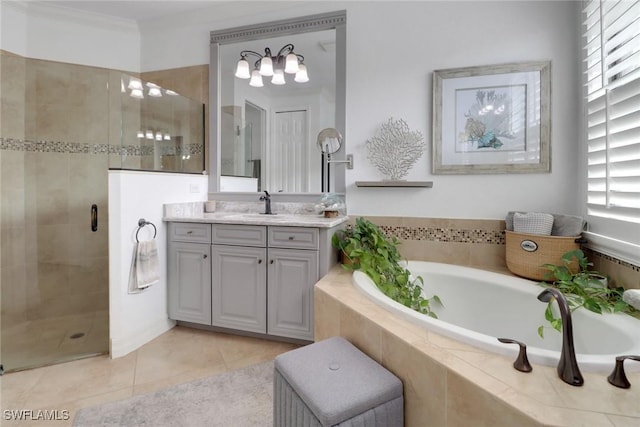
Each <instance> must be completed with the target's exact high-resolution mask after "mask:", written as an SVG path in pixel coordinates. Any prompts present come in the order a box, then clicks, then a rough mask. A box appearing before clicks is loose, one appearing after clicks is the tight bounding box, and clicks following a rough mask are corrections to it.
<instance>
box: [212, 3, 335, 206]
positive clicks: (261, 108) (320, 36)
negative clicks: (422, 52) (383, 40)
mask: <svg viewBox="0 0 640 427" xmlns="http://www.w3.org/2000/svg"><path fill="white" fill-rule="evenodd" d="M210 41H211V64H210V68H209V73H210V79H209V81H210V111H209V120H210V127H209V129H210V141H211V143H210V144H211V149H210V150H209V165H210V166H209V167H210V183H209V188H210V190H209V191H210V193H218V192H231V193H253V194H255V193H256V192H261V191H264V190H267V191H269V192H271V193H289V194H291V193H293V194H313V193H315V194H317V193H321V192H325V191H332V192H337V193H344V191H345V178H344V168H340V167H338V168H333V169H334V170H333V171H332V177H331V183H332V185H331V188H330V189H327V188H325V186H324V185H323V183H324V178H323V177H322V173H323V167H322V165H323V153H322V152H321V150H319V149H317V147H316V141H317V136H318V134H319V132H320V131H322V130H323V129H326V128H336V129H339V130H340V131H342V132H344V128H345V101H346V99H345V81H346V12H345V11H340V12H333V13H328V14H321V15H313V16H307V17H302V18H295V19H288V20H283V21H276V22H270V23H265V24H256V25H250V26H245V27H237V28H232V29H228V30H221V31H212V32H211V40H210ZM279 53H280V55H279ZM289 54H293V55H294V58H295V57H297V59H298V60H297V62H298V63H299V64H302V65H303V67H301V68H305V67H306V70H305V71H306V72H307V73H308V74H307V75H306V76H303V77H300V76H299V75H298V74H295V75H294V74H293V73H291V74H287V73H288V71H287V73H283V71H286V70H285V60H286V59H289V57H290V56H291V55H289ZM287 55H289V57H288V56H287ZM267 57H268V58H269V59H273V61H270V62H273V64H272V66H273V68H274V71H275V73H274V74H280V76H279V77H283V78H284V81H285V83H284V84H282V81H277V77H276V76H274V75H261V76H260V78H261V80H262V86H261V87H257V86H256V84H257V83H256V82H255V81H254V80H252V79H251V73H252V72H254V71H256V73H257V71H258V69H259V68H260V66H261V65H262V61H265V62H266V60H265V59H263V58H267ZM278 58H280V61H278ZM240 60H244V61H245V64H241V65H244V67H245V68H246V69H245V70H241V71H242V72H237V71H238V64H239V61H240ZM240 62H242V61H240ZM278 69H279V70H280V71H278ZM243 73H245V74H244V75H243V76H244V77H249V78H240V77H236V74H239V75H240V74H243ZM256 73H254V74H256ZM305 77H306V79H305ZM278 83H280V84H278ZM344 153H345V148H344V144H342V147H341V148H340V149H339V151H338V152H336V153H335V154H333V158H336V159H340V158H343V157H344Z"/></svg>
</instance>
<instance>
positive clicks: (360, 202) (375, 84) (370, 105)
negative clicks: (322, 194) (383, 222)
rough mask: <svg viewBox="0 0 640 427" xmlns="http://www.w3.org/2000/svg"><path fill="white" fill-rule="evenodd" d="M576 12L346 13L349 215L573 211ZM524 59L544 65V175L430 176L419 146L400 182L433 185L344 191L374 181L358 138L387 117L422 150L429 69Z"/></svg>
mask: <svg viewBox="0 0 640 427" xmlns="http://www.w3.org/2000/svg"><path fill="white" fill-rule="evenodd" d="M578 11H579V4H578V2H537V1H534V2H495V3H493V2H451V3H442V2H428V3H402V7H397V6H395V5H392V4H390V3H386V2H385V3H375V4H373V5H370V4H360V3H358V5H354V6H353V7H350V8H349V13H348V17H347V20H348V21H347V22H348V24H347V28H348V31H347V40H348V49H347V52H348V55H349V60H348V69H347V91H348V92H347V100H348V101H347V126H348V129H347V135H348V137H347V138H348V140H347V144H348V146H349V150H348V151H350V152H352V153H354V157H355V162H356V166H355V169H354V170H352V171H348V172H347V194H348V206H349V213H350V214H354V215H357V214H368V215H409V216H424V217H458V218H504V216H505V214H506V212H507V211H509V210H513V209H520V210H539V211H547V212H564V213H579V208H578V206H579V200H578V197H577V191H576V189H577V186H578V174H577V167H578V165H577V163H578V161H579V158H578V156H576V154H575V153H576V151H577V146H578V141H579V139H578V138H579V133H578V114H579V110H578V104H577V101H578V99H579V92H578V90H579V82H580V78H581V76H580V68H579V63H578V61H577V56H576V55H577V53H578V52H579V45H578V40H579V37H578V36H579V33H578V31H577V27H574V26H573V25H571V24H572V23H575V22H576V19H575V17H577V16H578ZM452 17H455V18H452ZM387 26H388V28H389V29H388V30H385V27H387ZM365 27H370V28H379V29H382V30H381V31H375V32H367V31H364V28H365ZM382 52H393V54H392V55H391V57H392V58H389V59H390V60H384V59H386V57H385V55H384V54H383V55H380V54H379V53H382ZM381 57H382V59H383V60H381ZM396 58H398V59H402V60H403V61H405V62H406V64H407V65H408V66H407V67H403V68H406V71H404V72H402V73H398V69H399V67H398V65H397V63H396V62H395V61H393V60H392V59H396ZM531 60H551V75H552V82H551V88H552V89H551V90H552V99H551V113H552V120H551V121H552V123H551V130H552V134H551V147H552V148H551V151H552V168H551V169H552V172H551V173H548V174H521V175H517V174H510V175H457V176H444V175H432V174H431V173H430V170H431V161H432V157H431V152H432V150H431V148H429V149H428V152H427V155H426V156H424V157H423V158H422V159H421V160H420V161H419V163H418V164H417V166H415V167H414V169H413V170H412V171H411V173H410V175H409V176H408V177H407V179H409V180H412V179H414V180H422V179H424V180H430V181H433V183H434V187H433V189H423V190H399V189H382V190H381V189H371V188H356V187H354V182H355V181H356V180H373V179H379V178H380V175H379V174H378V173H377V171H376V170H375V169H374V168H373V167H371V166H370V165H369V164H368V162H367V160H366V149H365V147H364V141H366V140H367V139H368V138H369V137H371V136H372V135H374V134H375V132H376V129H377V127H378V126H379V125H380V124H381V123H383V122H384V121H385V120H386V119H387V118H388V117H390V116H394V117H395V118H398V117H402V118H404V119H405V120H406V121H407V122H408V124H409V125H410V126H411V128H412V129H415V130H419V131H421V132H422V133H423V134H424V135H425V136H426V140H427V142H428V143H429V144H431V141H432V138H431V133H432V120H431V115H432V105H431V102H432V84H431V78H432V71H433V70H436V69H446V68H456V67H466V66H476V65H487V64H500V63H506V62H516V61H531ZM390 79H393V82H390ZM381 200H384V203H380V201H381Z"/></svg>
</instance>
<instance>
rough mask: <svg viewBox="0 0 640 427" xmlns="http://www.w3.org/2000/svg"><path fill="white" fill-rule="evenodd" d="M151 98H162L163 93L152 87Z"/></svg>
mask: <svg viewBox="0 0 640 427" xmlns="http://www.w3.org/2000/svg"><path fill="white" fill-rule="evenodd" d="M149 96H153V97H155V98H159V97H161V96H162V91H161V90H160V88H159V87H157V86H156V87H150V88H149Z"/></svg>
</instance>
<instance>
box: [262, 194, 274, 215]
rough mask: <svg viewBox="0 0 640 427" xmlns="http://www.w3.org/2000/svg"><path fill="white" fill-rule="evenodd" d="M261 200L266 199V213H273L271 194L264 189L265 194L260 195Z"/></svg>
mask: <svg viewBox="0 0 640 427" xmlns="http://www.w3.org/2000/svg"><path fill="white" fill-rule="evenodd" d="M260 201H264V214H265V215H273V212H271V194H269V193H268V192H267V190H264V196H260Z"/></svg>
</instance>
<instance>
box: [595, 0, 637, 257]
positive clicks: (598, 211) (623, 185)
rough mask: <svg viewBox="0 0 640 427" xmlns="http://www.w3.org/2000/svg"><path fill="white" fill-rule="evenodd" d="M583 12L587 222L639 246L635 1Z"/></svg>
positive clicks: (605, 3)
mask: <svg viewBox="0 0 640 427" xmlns="http://www.w3.org/2000/svg"><path fill="white" fill-rule="evenodd" d="M583 12H584V14H583V16H584V21H583V28H584V45H583V46H584V58H585V64H584V65H585V67H584V69H585V96H586V107H587V130H586V131H587V132H586V133H587V219H588V222H589V224H590V231H592V232H594V233H598V234H601V235H604V236H608V237H610V238H613V239H619V240H622V241H624V242H629V243H632V244H634V245H639V244H640V0H619V1H614V0H592V1H589V2H587V3H586V7H585V8H584V11H583ZM630 231H632V232H630Z"/></svg>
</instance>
